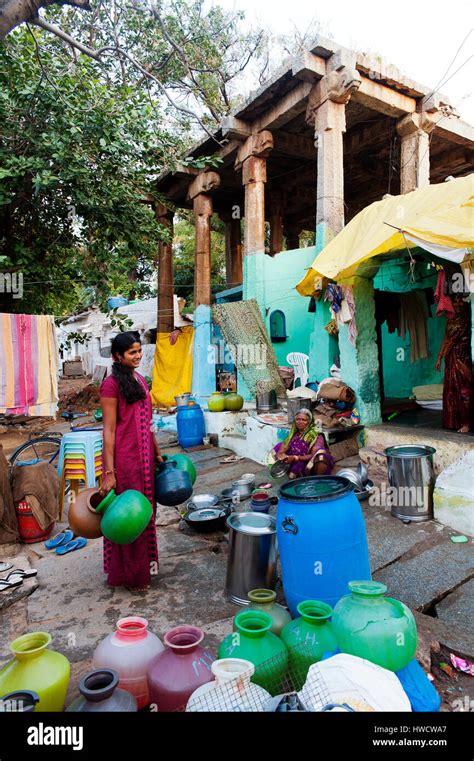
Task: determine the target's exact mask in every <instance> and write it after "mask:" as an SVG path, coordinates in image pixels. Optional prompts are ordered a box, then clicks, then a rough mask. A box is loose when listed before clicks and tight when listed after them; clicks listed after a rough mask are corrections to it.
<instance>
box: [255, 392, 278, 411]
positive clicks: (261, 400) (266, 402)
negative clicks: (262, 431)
mask: <svg viewBox="0 0 474 761" xmlns="http://www.w3.org/2000/svg"><path fill="white" fill-rule="evenodd" d="M277 406H278V403H277V395H276V391H275V390H273V389H272V390H271V391H259V392H258V393H257V412H270V411H271V410H274V409H276V408H277Z"/></svg>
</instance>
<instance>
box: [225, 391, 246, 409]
mask: <svg viewBox="0 0 474 761" xmlns="http://www.w3.org/2000/svg"><path fill="white" fill-rule="evenodd" d="M224 405H225V409H226V410H229V411H230V412H239V410H241V409H242V407H243V406H244V399H243V397H242V396H240V394H236V393H235V392H234V391H229V392H228V393H227V394H224Z"/></svg>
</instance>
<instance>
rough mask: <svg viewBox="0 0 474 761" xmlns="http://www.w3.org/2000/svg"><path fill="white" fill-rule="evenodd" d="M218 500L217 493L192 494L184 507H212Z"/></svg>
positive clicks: (189, 508) (191, 508) (197, 508)
mask: <svg viewBox="0 0 474 761" xmlns="http://www.w3.org/2000/svg"><path fill="white" fill-rule="evenodd" d="M218 502H219V497H218V496H217V494H194V495H193V498H192V499H190V500H189V502H188V504H187V505H186V507H187V508H188V510H199V509H200V508H205V507H214V506H215V505H217V504H218Z"/></svg>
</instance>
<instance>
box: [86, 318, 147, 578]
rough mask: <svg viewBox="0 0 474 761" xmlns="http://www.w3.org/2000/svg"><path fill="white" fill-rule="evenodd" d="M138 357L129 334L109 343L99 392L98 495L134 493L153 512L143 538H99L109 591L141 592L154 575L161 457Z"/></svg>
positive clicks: (138, 348)
mask: <svg viewBox="0 0 474 761" xmlns="http://www.w3.org/2000/svg"><path fill="white" fill-rule="evenodd" d="M141 356H142V348H141V344H140V342H139V341H138V339H137V336H136V335H135V334H134V333H119V335H118V336H116V337H115V338H114V340H113V341H112V357H113V365H112V375H110V376H109V377H108V378H106V379H105V380H104V382H103V383H102V385H101V387H100V397H101V405H102V413H103V420H104V451H103V482H102V488H101V492H102V493H103V494H107V492H109V491H110V490H111V489H115V491H116V492H117V494H121V493H122V492H123V491H126V489H136V490H137V491H139V492H141V493H142V494H144V495H145V497H147V498H148V499H149V500H150V502H151V504H152V506H153V516H152V518H151V520H150V523H149V525H148V527H147V528H146V529H145V531H144V532H143V534H141V536H139V537H138V539H136V540H135V541H134V542H132V543H131V544H125V545H119V544H114V543H113V542H110V541H109V540H108V539H105V538H104V572H105V573H106V574H107V582H108V584H109V586H112V587H118V586H124V587H127V588H128V589H130V590H131V591H138V592H142V591H145V590H146V589H148V588H149V586H150V579H151V570H152V568H153V567H154V569H155V572H156V571H157V570H158V546H157V541H156V528H155V510H156V505H155V499H154V463H155V461H158V462H162V457H161V454H160V450H159V447H158V444H157V442H156V441H155V437H154V435H153V432H152V407H151V399H150V394H149V391H148V386H147V384H146V381H145V379H144V378H143V377H142V376H141V375H139V374H138V373H137V372H136V368H137V367H138V366H139V364H140V360H141Z"/></svg>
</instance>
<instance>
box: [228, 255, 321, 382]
mask: <svg viewBox="0 0 474 761" xmlns="http://www.w3.org/2000/svg"><path fill="white" fill-rule="evenodd" d="M315 256H316V248H315V247H314V246H310V247H308V248H299V249H294V250H292V251H282V252H281V253H280V254H277V255H276V256H273V257H271V256H267V255H264V254H261V253H257V254H252V255H251V256H246V257H244V283H243V290H244V299H251V298H255V299H257V301H258V303H259V305H260V308H261V311H262V315H263V317H264V322H265V326H266V328H267V331H268V334H269V335H270V314H271V313H272V312H273V310H274V309H281V311H282V312H283V313H284V315H285V318H286V334H287V336H288V338H287V340H286V341H284V342H283V343H274V344H272V346H273V349H274V351H275V354H276V358H277V361H278V364H279V365H286V364H287V362H286V357H287V354H289V353H290V352H292V351H301V352H303V353H304V354H308V355H309V353H310V337H311V333H312V331H313V327H314V313H313V312H308V306H309V299H307V298H303V297H302V296H300V295H299V293H298V292H297V291H296V284H297V283H298V282H299V281H300V280H301V278H302V277H303V276H304V274H305V272H306V270H307V269H308V268H309V267H310V266H311V264H312V263H313V261H314V258H315ZM318 307H319V304H318ZM327 314H328V318H327V320H326V322H327V321H328V320H329V310H327ZM310 380H311V377H310Z"/></svg>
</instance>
